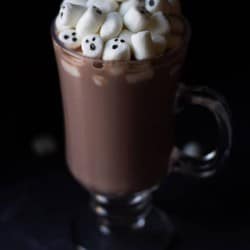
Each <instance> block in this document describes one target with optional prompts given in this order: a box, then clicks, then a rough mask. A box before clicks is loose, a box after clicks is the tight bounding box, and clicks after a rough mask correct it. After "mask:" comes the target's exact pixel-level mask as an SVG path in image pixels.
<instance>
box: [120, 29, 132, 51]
mask: <svg viewBox="0 0 250 250" xmlns="http://www.w3.org/2000/svg"><path fill="white" fill-rule="evenodd" d="M133 34H134V33H133V32H131V31H129V30H123V31H122V32H121V33H120V35H119V38H120V39H123V40H125V42H126V43H127V44H128V45H129V46H130V47H132V42H131V36H132V35H133Z"/></svg>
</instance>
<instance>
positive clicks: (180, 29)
mask: <svg viewBox="0 0 250 250" xmlns="http://www.w3.org/2000/svg"><path fill="white" fill-rule="evenodd" d="M168 20H169V22H170V25H171V32H172V33H174V34H183V33H184V32H185V24H184V21H183V19H182V18H181V17H180V16H177V15H169V16H168Z"/></svg>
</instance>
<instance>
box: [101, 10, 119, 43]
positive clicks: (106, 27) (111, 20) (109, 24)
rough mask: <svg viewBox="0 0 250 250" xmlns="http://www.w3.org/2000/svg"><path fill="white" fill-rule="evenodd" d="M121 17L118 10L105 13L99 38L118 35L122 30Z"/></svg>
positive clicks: (105, 38) (107, 38) (104, 38)
mask: <svg viewBox="0 0 250 250" xmlns="http://www.w3.org/2000/svg"><path fill="white" fill-rule="evenodd" d="M122 26H123V22H122V17H121V15H120V14H119V13H118V12H111V13H109V14H108V15H107V17H106V20H105V22H104V24H103V25H102V27H101V30H100V36H101V38H102V39H103V40H104V41H106V40H109V39H111V38H113V37H116V36H118V35H119V33H120V32H121V30H122Z"/></svg>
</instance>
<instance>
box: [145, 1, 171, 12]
mask: <svg viewBox="0 0 250 250" xmlns="http://www.w3.org/2000/svg"><path fill="white" fill-rule="evenodd" d="M165 2H166V0H145V8H146V10H147V11H148V12H150V13H153V12H157V11H161V10H163V8H164V7H163V5H164V3H165Z"/></svg>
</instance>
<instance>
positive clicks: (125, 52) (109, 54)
mask: <svg viewBox="0 0 250 250" xmlns="http://www.w3.org/2000/svg"><path fill="white" fill-rule="evenodd" d="M130 58H131V52H130V47H129V45H128V44H127V43H126V42H125V40H123V39H120V38H113V39H111V40H109V41H107V42H106V44H105V47H104V51H103V57H102V59H103V60H105V61H117V60H130Z"/></svg>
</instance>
